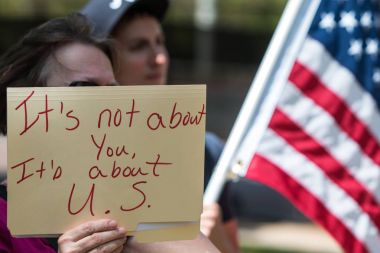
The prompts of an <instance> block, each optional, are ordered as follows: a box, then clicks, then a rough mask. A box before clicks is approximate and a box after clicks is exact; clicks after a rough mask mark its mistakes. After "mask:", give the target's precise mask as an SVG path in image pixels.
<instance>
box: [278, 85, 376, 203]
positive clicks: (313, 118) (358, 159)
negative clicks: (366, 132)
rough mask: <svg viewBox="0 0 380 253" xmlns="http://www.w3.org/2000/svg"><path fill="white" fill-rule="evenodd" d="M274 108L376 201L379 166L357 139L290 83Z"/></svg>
mask: <svg viewBox="0 0 380 253" xmlns="http://www.w3.org/2000/svg"><path fill="white" fill-rule="evenodd" d="M278 107H279V108H281V110H282V111H283V112H284V113H285V114H286V115H287V116H288V117H289V118H291V119H292V121H293V122H295V123H296V124H298V125H299V126H301V128H303V130H304V131H305V132H306V133H308V134H309V135H310V136H312V137H313V138H314V139H315V140H316V141H318V142H319V143H320V144H321V145H322V146H324V148H325V149H326V150H327V152H328V153H330V154H331V155H332V156H333V157H334V158H335V159H336V160H337V161H339V162H340V163H341V164H342V165H344V166H345V167H346V168H347V169H348V170H349V171H350V173H351V175H353V177H354V178H355V179H356V180H357V181H359V182H360V183H361V184H362V185H363V186H364V187H365V188H366V189H367V190H368V191H370V192H371V193H372V194H374V196H375V198H376V200H377V202H378V203H379V202H380V191H379V182H380V168H379V167H378V166H377V165H376V164H375V163H373V161H372V159H371V158H369V157H368V156H367V155H366V154H364V153H362V152H361V149H360V146H359V145H358V143H357V142H355V141H354V140H352V139H351V138H350V137H349V136H348V135H347V134H346V133H345V132H343V131H341V130H340V128H339V126H338V125H337V124H336V122H335V120H334V119H333V118H332V117H331V115H330V114H329V113H327V112H326V111H325V110H323V109H322V108H320V107H319V106H318V105H317V104H315V103H314V101H313V100H311V99H310V98H308V97H305V96H303V95H302V93H301V91H300V90H299V89H298V88H297V87H295V86H294V85H293V84H292V83H288V84H287V85H286V88H285V90H284V94H283V96H282V97H281V99H280V101H279V104H278Z"/></svg>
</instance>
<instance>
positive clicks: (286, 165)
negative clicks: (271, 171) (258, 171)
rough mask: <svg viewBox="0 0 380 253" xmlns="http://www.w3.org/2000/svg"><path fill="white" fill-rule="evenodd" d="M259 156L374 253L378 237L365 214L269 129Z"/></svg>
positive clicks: (379, 241) (315, 167)
mask: <svg viewBox="0 0 380 253" xmlns="http://www.w3.org/2000/svg"><path fill="white" fill-rule="evenodd" d="M258 153H259V154H261V155H262V156H264V157H265V158H266V159H268V160H270V161H271V162H272V163H274V164H275V165H276V166H277V167H279V168H281V169H282V170H284V171H285V173H287V174H288V175H289V176H290V177H292V178H293V179H294V180H296V181H297V182H298V183H299V184H301V185H302V186H303V187H304V188H306V189H307V190H308V191H309V192H310V193H311V194H313V195H314V196H315V197H316V198H318V199H319V200H320V201H321V202H322V203H323V204H324V206H325V207H326V208H327V209H328V210H329V212H330V213H331V214H332V215H334V216H335V217H336V218H338V219H339V220H340V221H341V222H342V223H343V224H344V225H345V226H346V227H347V229H348V230H350V231H351V233H352V234H353V235H354V236H355V237H356V238H357V239H358V240H359V241H361V242H362V243H363V244H364V245H365V246H366V247H367V249H368V250H369V251H370V252H377V251H378V250H379V249H380V238H379V234H378V230H377V228H376V226H375V224H373V223H372V220H371V219H370V217H369V216H368V215H367V214H366V213H363V212H362V210H361V208H360V206H358V204H357V203H356V202H355V201H354V200H353V199H352V198H351V196H349V195H347V194H346V192H345V191H344V190H342V189H341V188H340V187H339V186H337V185H336V184H335V183H334V182H332V181H331V180H330V179H329V178H328V177H326V175H325V174H324V173H323V171H321V170H320V169H319V168H318V167H317V166H316V165H314V164H313V163H312V162H310V161H309V160H308V159H307V158H306V157H304V156H303V155H302V154H300V153H298V152H297V151H296V150H294V149H293V148H292V147H291V146H289V145H288V144H287V143H286V142H285V141H284V140H283V139H282V138H281V137H279V136H278V135H276V134H275V133H274V132H273V131H272V130H270V129H268V131H266V133H265V135H264V137H263V139H262V141H261V143H260V146H259V149H258Z"/></svg>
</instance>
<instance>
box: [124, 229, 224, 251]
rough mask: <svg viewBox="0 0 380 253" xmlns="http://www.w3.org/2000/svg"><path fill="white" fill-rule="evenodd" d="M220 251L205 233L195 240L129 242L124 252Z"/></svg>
mask: <svg viewBox="0 0 380 253" xmlns="http://www.w3.org/2000/svg"><path fill="white" fill-rule="evenodd" d="M179 252H180V253H194V252H197V253H218V252H220V251H219V250H218V249H217V248H216V247H215V246H214V245H213V244H212V243H211V242H210V240H209V239H208V238H207V237H205V236H204V235H203V234H201V233H200V234H199V235H198V237H197V238H196V239H194V240H186V241H168V242H154V243H137V242H134V241H133V240H132V241H131V242H128V244H127V245H126V247H125V249H124V251H123V253H179Z"/></svg>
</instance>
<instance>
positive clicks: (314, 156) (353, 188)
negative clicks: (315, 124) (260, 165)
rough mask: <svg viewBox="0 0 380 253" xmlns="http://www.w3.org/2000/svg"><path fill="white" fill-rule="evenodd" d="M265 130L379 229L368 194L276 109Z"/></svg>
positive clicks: (377, 210)
mask: <svg viewBox="0 0 380 253" xmlns="http://www.w3.org/2000/svg"><path fill="white" fill-rule="evenodd" d="M269 127H270V128H271V129H272V130H273V131H275V132H276V133H277V134H278V135H279V136H281V137H282V138H283V139H285V140H286V141H287V142H288V143H289V145H291V146H293V147H294V148H295V149H296V150H297V151H298V152H301V153H302V154H303V155H304V156H306V157H307V158H308V159H309V160H310V161H312V162H313V163H315V164H316V165H317V166H319V167H320V169H321V170H323V171H324V172H325V173H326V175H327V176H328V177H329V178H330V179H331V180H332V181H334V182H335V183H336V184H337V185H339V186H340V187H341V188H342V189H344V190H345V191H346V192H347V194H349V195H350V196H351V197H352V198H353V199H354V200H355V201H356V202H357V203H358V204H359V205H360V206H361V208H362V210H364V211H365V212H366V213H368V215H369V216H370V217H371V218H372V220H373V221H374V222H375V223H376V225H377V227H378V228H380V208H379V207H378V206H377V203H376V201H375V198H374V197H373V195H372V193H370V192H369V191H367V189H365V188H364V187H363V186H362V185H361V184H359V183H358V182H357V181H356V180H355V178H353V177H352V175H351V174H349V173H348V171H347V168H345V167H344V166H343V165H342V164H340V163H339V162H338V161H337V160H336V159H335V158H334V157H332V156H331V155H330V154H329V153H328V152H327V151H326V149H325V148H324V147H323V146H321V145H320V144H319V143H318V142H317V141H315V140H314V139H313V138H312V137H311V136H310V135H308V134H307V133H305V132H304V131H303V129H302V128H300V127H299V126H298V125H297V124H295V123H294V122H292V121H291V120H290V118H289V117H288V116H287V115H285V114H284V113H283V112H282V111H281V110H280V109H279V108H277V109H276V110H275V112H274V114H273V118H272V120H271V122H270V123H269Z"/></svg>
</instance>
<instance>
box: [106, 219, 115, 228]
mask: <svg viewBox="0 0 380 253" xmlns="http://www.w3.org/2000/svg"><path fill="white" fill-rule="evenodd" d="M108 224H109V225H110V226H111V227H115V226H117V222H116V221H114V220H110V221H109V223H108Z"/></svg>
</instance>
